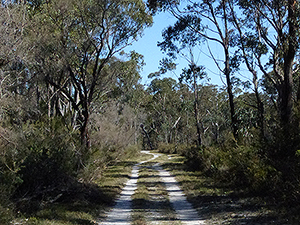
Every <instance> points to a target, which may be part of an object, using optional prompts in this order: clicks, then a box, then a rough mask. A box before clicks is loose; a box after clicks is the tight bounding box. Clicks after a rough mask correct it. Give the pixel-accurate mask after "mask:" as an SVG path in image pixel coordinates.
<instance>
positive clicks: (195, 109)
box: [193, 71, 202, 147]
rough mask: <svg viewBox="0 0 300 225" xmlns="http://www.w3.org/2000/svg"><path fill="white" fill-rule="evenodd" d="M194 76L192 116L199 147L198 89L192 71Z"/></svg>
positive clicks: (200, 143)
mask: <svg viewBox="0 0 300 225" xmlns="http://www.w3.org/2000/svg"><path fill="white" fill-rule="evenodd" d="M193 76H194V98H195V101H194V115H195V120H196V128H197V146H198V147H200V146H201V145H202V140H201V129H200V123H199V114H198V87H197V81H196V74H195V72H194V71H193Z"/></svg>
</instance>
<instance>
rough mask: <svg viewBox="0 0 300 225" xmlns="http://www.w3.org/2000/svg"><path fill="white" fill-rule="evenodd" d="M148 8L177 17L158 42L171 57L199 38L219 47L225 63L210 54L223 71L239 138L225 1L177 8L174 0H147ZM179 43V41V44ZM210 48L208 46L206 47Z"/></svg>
mask: <svg viewBox="0 0 300 225" xmlns="http://www.w3.org/2000/svg"><path fill="white" fill-rule="evenodd" d="M148 5H149V7H150V8H152V9H154V11H155V10H157V9H158V8H159V9H165V10H168V11H170V12H171V13H172V15H174V16H175V17H176V18H177V22H176V23H175V24H174V26H170V27H168V28H167V29H166V30H165V31H164V34H163V36H164V41H163V42H162V43H160V44H159V45H160V46H161V48H162V50H164V51H167V52H169V56H170V57H175V55H176V54H178V53H180V51H181V50H182V49H184V48H186V47H187V46H190V45H192V46H195V45H197V44H199V42H200V41H201V40H206V41H208V42H215V43H217V44H219V45H220V46H221V47H222V50H223V57H224V58H223V60H222V62H223V63H224V65H223V66H222V65H220V64H219V60H218V59H216V57H215V55H214V54H213V53H211V56H212V58H213V59H214V61H215V63H216V65H217V67H218V68H219V69H220V71H221V72H222V73H223V74H224V76H225V78H226V84H227V93H228V98H229V105H230V113H231V127H232V132H233V135H234V137H235V138H237V137H238V120H237V116H236V112H235V103H234V94H233V90H232V89H233V87H232V85H233V82H232V75H233V71H232V69H231V67H230V66H231V58H232V56H231V55H230V43H231V41H232V37H233V35H232V29H231V28H230V10H229V5H228V1H227V0H215V1H208V0H203V1H200V2H196V1H195V2H193V1H190V2H188V3H187V4H186V6H183V7H180V5H179V4H178V3H177V2H174V1H160V0H149V1H148ZM178 42H179V43H178ZM209 51H210V48H209Z"/></svg>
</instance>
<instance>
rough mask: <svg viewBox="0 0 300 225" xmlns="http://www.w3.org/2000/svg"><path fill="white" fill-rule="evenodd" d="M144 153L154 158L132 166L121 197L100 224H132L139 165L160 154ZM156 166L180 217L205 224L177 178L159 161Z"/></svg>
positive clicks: (192, 224)
mask: <svg viewBox="0 0 300 225" xmlns="http://www.w3.org/2000/svg"><path fill="white" fill-rule="evenodd" d="M142 153H146V154H151V155H153V158H151V159H149V160H146V161H142V162H140V163H137V164H136V165H134V166H133V168H132V174H131V177H130V179H129V180H128V181H127V183H126V185H125V187H124V188H123V190H122V192H121V194H120V197H119V198H118V199H117V201H116V205H115V206H114V208H113V209H112V211H110V212H109V213H108V214H107V218H106V220H105V221H103V222H100V223H98V225H104V224H105V225H130V219H131V218H130V216H131V212H132V202H131V196H132V195H133V194H134V192H135V190H136V189H137V180H138V178H139V166H140V165H141V164H143V163H146V162H148V161H151V160H154V159H155V158H157V157H158V156H159V155H160V154H156V153H150V152H149V151H142ZM154 168H155V169H156V170H157V171H158V172H159V176H160V177H161V178H162V181H163V182H164V183H165V185H166V189H167V191H168V192H169V198H170V203H171V204H172V206H173V207H174V209H175V211H176V213H177V216H178V219H179V220H180V221H181V224H184V225H200V224H205V223H204V220H200V219H199V217H198V214H197V211H196V210H195V209H194V208H193V207H192V205H191V204H190V203H189V202H188V201H187V200H186V197H185V195H184V194H183V192H182V191H181V189H180V188H179V186H178V183H177V182H176V180H175V178H174V177H173V176H171V174H170V173H169V172H168V171H166V170H164V169H163V168H162V167H161V166H160V164H159V163H157V164H155V165H154Z"/></svg>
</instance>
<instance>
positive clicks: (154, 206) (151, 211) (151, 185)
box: [132, 155, 181, 225]
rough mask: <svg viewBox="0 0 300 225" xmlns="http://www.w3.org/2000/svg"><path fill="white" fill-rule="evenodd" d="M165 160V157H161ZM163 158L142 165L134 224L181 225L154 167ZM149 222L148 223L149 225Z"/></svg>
mask: <svg viewBox="0 0 300 225" xmlns="http://www.w3.org/2000/svg"><path fill="white" fill-rule="evenodd" d="M161 157H163V158H165V156H163V155H162V156H161ZM161 157H159V158H157V159H156V160H155V161H152V160H151V161H150V162H147V163H144V164H143V165H141V168H140V172H139V177H140V178H139V179H138V188H137V190H136V192H135V194H134V195H133V196H132V199H133V208H134V210H133V215H132V219H133V224H134V225H143V224H149V223H150V224H151V221H155V222H159V224H161V225H163V224H165V225H167V224H168V225H179V224H181V223H180V222H179V221H177V220H176V214H175V212H174V210H173V208H172V207H171V205H170V202H169V197H168V192H167V191H166V187H165V185H164V183H163V182H162V181H161V178H160V177H159V174H158V171H156V170H155V169H154V167H153V165H154V164H155V163H156V162H158V161H160V162H161V161H163V159H161ZM147 222H148V223H147Z"/></svg>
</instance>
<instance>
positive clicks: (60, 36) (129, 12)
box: [28, 0, 152, 147]
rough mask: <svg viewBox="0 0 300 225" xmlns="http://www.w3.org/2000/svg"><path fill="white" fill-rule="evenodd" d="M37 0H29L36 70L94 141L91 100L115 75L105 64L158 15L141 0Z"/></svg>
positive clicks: (85, 137)
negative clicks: (91, 126) (90, 121)
mask: <svg viewBox="0 0 300 225" xmlns="http://www.w3.org/2000/svg"><path fill="white" fill-rule="evenodd" d="M37 3H38V4H37V5H36V4H34V5H32V4H33V3H32V2H29V3H28V4H30V6H31V14H32V16H31V21H30V22H31V25H32V26H31V29H30V30H29V31H28V33H29V38H30V39H31V40H32V48H34V49H35V56H34V58H35V62H34V63H32V65H31V72H32V73H38V74H42V76H43V77H44V79H45V81H46V82H47V84H48V85H49V88H50V87H52V91H51V93H52V94H53V95H59V99H61V98H62V99H64V101H66V104H65V107H67V108H69V109H70V110H71V112H72V114H73V121H74V127H79V130H80V133H81V140H82V144H84V145H86V146H87V147H88V146H89V145H90V143H89V134H88V123H89V116H90V110H91V104H92V102H93V100H94V98H95V97H96V96H98V95H99V94H97V93H101V94H102V95H103V94H105V88H104V87H105V86H106V82H107V81H109V80H110V77H109V76H110V74H108V73H106V72H105V67H106V66H107V64H108V62H109V60H110V59H111V58H112V57H113V56H114V55H116V54H117V53H119V52H120V51H121V50H122V49H124V48H125V47H126V46H127V45H129V44H130V43H131V42H132V41H134V40H136V38H138V36H139V35H141V33H142V31H143V29H144V28H145V27H147V26H149V25H150V24H151V21H152V18H151V16H150V15H149V14H148V13H147V11H146V9H145V6H144V4H143V2H142V1H139V0H136V1H123V0H93V1H76V0H74V1H71V0H70V1H63V2H62V1H55V0H54V1H51V2H48V1H46V2H42V3H40V2H37ZM41 21H43V22H42V23H41Z"/></svg>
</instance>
